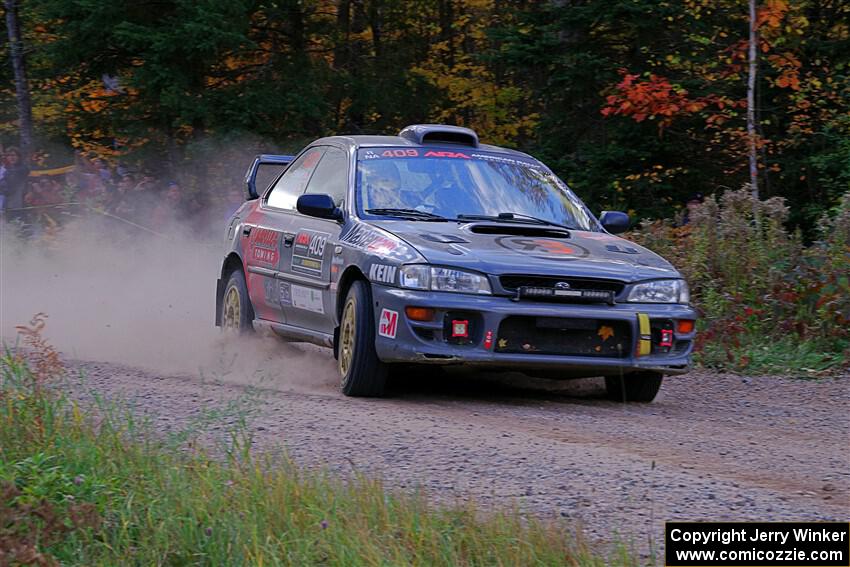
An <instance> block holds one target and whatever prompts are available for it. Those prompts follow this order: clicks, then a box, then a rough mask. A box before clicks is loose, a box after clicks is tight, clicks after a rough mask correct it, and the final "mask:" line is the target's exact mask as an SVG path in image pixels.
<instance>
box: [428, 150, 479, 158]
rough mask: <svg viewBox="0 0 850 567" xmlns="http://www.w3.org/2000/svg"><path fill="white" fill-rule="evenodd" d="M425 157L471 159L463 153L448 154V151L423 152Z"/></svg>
mask: <svg viewBox="0 0 850 567" xmlns="http://www.w3.org/2000/svg"><path fill="white" fill-rule="evenodd" d="M425 157H444V158H455V159H472V158H471V157H469V156H468V155H466V154H465V153H463V152H448V151H442V152H441V151H435V150H430V151H427V152H425Z"/></svg>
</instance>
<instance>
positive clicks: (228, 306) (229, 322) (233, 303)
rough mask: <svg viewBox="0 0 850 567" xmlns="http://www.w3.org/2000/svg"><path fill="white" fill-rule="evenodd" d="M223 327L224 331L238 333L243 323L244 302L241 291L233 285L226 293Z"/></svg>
mask: <svg viewBox="0 0 850 567" xmlns="http://www.w3.org/2000/svg"><path fill="white" fill-rule="evenodd" d="M222 309H223V311H224V312H223V313H222V321H221V326H222V328H224V329H227V330H232V331H238V330H240V326H241V321H242V302H241V301H240V298H239V289H237V287H236V286H235V285H231V286H230V287H228V288H227V291H226V292H225V293H224V306H223V308H222Z"/></svg>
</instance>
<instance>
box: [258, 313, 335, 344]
mask: <svg viewBox="0 0 850 567" xmlns="http://www.w3.org/2000/svg"><path fill="white" fill-rule="evenodd" d="M254 326H255V327H257V329H258V330H260V329H263V330H266V329H267V330H270V331H272V332H273V333H274V334H276V335H278V336H280V337H281V338H283V339H286V340H288V341H292V342H296V343H310V344H314V345H318V346H321V347H327V348H332V347H333V346H334V337H333V335H330V334H328V333H322V332H319V331H312V330H310V329H304V328H302V327H294V326H292V325H286V324H284V323H275V322H272V321H266V320H265V319H254Z"/></svg>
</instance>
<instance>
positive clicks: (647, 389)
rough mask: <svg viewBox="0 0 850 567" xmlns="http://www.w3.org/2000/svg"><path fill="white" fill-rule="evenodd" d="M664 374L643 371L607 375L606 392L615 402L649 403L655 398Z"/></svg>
mask: <svg viewBox="0 0 850 567" xmlns="http://www.w3.org/2000/svg"><path fill="white" fill-rule="evenodd" d="M663 378H664V375H663V374H661V373H660V372H651V371H641V372H632V373H630V374H625V375H623V376H606V377H605V392H606V394H607V395H608V399H610V400H613V401H615V402H642V403H648V402H651V401H652V400H654V399H655V396H656V395H657V394H658V390H659V389H660V388H661V381H662V379H663Z"/></svg>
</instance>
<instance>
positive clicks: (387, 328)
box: [378, 309, 398, 339]
mask: <svg viewBox="0 0 850 567" xmlns="http://www.w3.org/2000/svg"><path fill="white" fill-rule="evenodd" d="M397 330H398V311H390V310H389V309H382V310H381V320H380V321H379V322H378V334H379V335H381V336H382V337H387V338H390V339H394V338H395V334H396V331H397Z"/></svg>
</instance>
